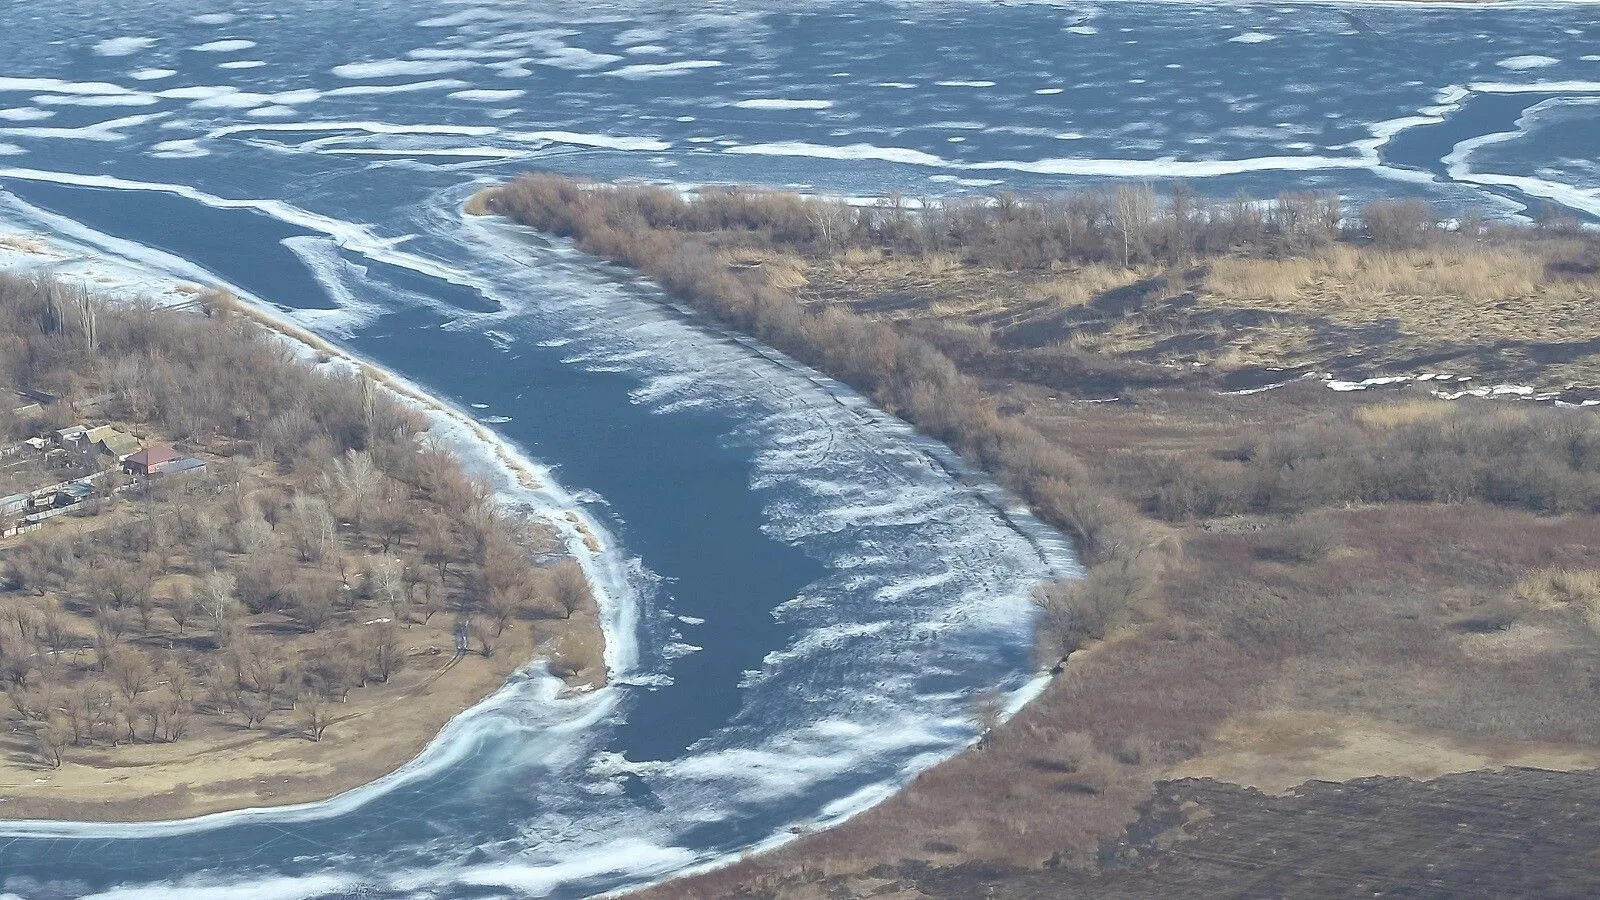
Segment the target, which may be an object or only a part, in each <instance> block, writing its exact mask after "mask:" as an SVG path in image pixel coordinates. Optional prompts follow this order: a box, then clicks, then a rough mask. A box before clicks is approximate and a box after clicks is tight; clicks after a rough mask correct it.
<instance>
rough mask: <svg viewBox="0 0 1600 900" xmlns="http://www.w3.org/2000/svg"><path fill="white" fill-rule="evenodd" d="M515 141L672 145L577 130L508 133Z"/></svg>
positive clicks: (627, 147) (612, 147)
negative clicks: (584, 132) (583, 132)
mask: <svg viewBox="0 0 1600 900" xmlns="http://www.w3.org/2000/svg"><path fill="white" fill-rule="evenodd" d="M506 137H508V138H510V139H511V140H514V141H549V142H551V143H557V144H575V145H577V146H580V147H599V148H601V149H605V150H646V151H656V150H666V149H669V148H670V147H671V146H672V145H671V144H669V143H667V142H666V141H662V140H657V139H655V138H647V137H626V136H618V135H611V134H582V133H579V132H576V131H518V132H512V133H509V134H507V135H506Z"/></svg>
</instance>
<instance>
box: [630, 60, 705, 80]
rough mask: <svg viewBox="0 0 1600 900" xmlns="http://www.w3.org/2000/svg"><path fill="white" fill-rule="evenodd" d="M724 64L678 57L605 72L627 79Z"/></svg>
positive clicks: (659, 75) (670, 73)
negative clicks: (671, 60)
mask: <svg viewBox="0 0 1600 900" xmlns="http://www.w3.org/2000/svg"><path fill="white" fill-rule="evenodd" d="M724 65H727V64H726V63H724V62H722V61H721V60H716V59H680V60H678V61H677V62H669V63H635V64H634V65H631V66H623V67H622V68H620V69H612V70H611V71H609V72H607V73H605V74H607V75H615V76H616V77H618V78H627V79H637V78H657V77H667V76H672V75H684V74H687V73H689V72H692V71H694V70H695V69H716V68H721V67H722V66H724Z"/></svg>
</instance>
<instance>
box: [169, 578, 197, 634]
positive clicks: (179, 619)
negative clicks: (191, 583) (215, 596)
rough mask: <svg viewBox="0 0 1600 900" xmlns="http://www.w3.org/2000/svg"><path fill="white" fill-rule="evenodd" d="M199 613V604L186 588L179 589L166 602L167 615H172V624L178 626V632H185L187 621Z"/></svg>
mask: <svg viewBox="0 0 1600 900" xmlns="http://www.w3.org/2000/svg"><path fill="white" fill-rule="evenodd" d="M199 614H200V604H199V602H198V601H197V600H195V597H194V594H192V593H190V592H189V591H188V590H186V589H185V590H179V591H178V596H176V597H173V598H172V602H170V603H168V604H167V615H169V616H171V617H172V624H174V625H176V626H178V634H180V635H181V634H184V633H186V632H187V630H188V627H189V623H190V622H192V621H194V618H195V617H196V616H198V615H199Z"/></svg>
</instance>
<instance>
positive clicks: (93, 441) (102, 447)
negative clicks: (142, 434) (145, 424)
mask: <svg viewBox="0 0 1600 900" xmlns="http://www.w3.org/2000/svg"><path fill="white" fill-rule="evenodd" d="M89 443H90V445H91V446H93V447H94V449H96V450H98V451H99V452H101V453H104V454H106V455H107V456H111V457H115V458H116V460H117V462H122V461H123V460H125V459H127V458H128V457H130V456H132V455H133V454H135V453H138V452H139V439H138V438H136V437H134V436H133V435H131V434H129V433H127V432H126V431H123V430H122V429H120V428H116V427H113V426H111V425H101V426H100V427H99V428H91V429H89Z"/></svg>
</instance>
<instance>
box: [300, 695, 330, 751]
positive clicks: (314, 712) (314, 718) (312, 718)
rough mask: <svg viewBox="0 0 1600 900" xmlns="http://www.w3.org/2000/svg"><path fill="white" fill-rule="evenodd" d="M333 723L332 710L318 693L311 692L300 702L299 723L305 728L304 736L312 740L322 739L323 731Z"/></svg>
mask: <svg viewBox="0 0 1600 900" xmlns="http://www.w3.org/2000/svg"><path fill="white" fill-rule="evenodd" d="M332 723H333V710H332V709H331V708H329V706H328V702H327V701H326V700H324V699H323V698H322V695H320V694H315V693H314V694H311V695H310V696H308V697H306V699H305V702H304V703H301V704H300V724H301V725H302V726H303V727H304V728H305V732H306V737H308V738H310V739H311V740H313V741H320V740H322V734H323V732H325V731H327V730H328V726H329V725H330V724H332Z"/></svg>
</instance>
